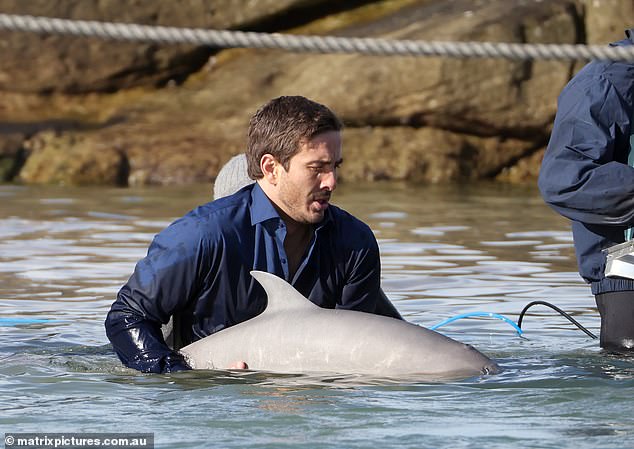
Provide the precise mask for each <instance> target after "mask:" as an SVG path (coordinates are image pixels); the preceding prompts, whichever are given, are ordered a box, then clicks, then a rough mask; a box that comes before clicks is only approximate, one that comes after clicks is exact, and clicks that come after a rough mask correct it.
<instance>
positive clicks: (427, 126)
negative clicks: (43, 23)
mask: <svg viewBox="0 0 634 449" xmlns="http://www.w3.org/2000/svg"><path fill="white" fill-rule="evenodd" d="M119 1H120V2H123V0H119ZM606 1H607V0H606ZM2 3H6V4H8V5H13V6H12V7H13V9H10V10H9V11H7V9H6V8H4V9H3V12H14V10H15V12H21V13H32V14H36V13H39V14H46V15H49V16H57V17H73V18H84V19H85V18H87V19H94V18H97V19H102V20H117V21H129V22H138V23H152V24H155V23H156V24H162V25H165V24H167V25H182V26H215V27H218V28H220V27H222V28H244V29H247V28H248V29H262V28H271V27H274V28H276V29H282V28H284V29H287V28H289V27H290V26H291V25H301V26H300V27H299V28H295V29H293V30H292V32H300V33H304V34H311V33H322V34H335V35H339V36H361V37H365V36H367V37H388V38H393V39H422V40H447V41H492V42H527V43H579V42H585V41H586V39H587V36H590V35H592V32H593V31H592V29H589V28H588V26H589V25H592V24H593V23H595V22H593V20H595V21H596V15H594V16H593V14H596V13H595V12H593V10H592V6H591V5H590V4H589V3H590V2H589V0H588V2H586V1H581V0H578V1H575V0H551V1H548V2H540V1H534V0H525V1H517V2H507V1H506V0H490V1H478V0H453V1H440V0H400V1H397V0H393V1H382V2H380V1H378V2H367V1H366V2H362V1H356V2H319V1H299V0H298V1H291V0H288V1H284V2H279V1H275V2H274V1H271V2H268V1H262V2H260V1H258V2H250V1H246V0H244V1H243V2H235V1H231V0H225V1H224V2H218V1H213V2H212V1H208V2H205V1H204V0H200V1H198V2H191V3H192V5H191V8H190V10H188V13H187V14H185V13H184V12H182V11H181V10H180V9H179V8H180V6H177V5H176V4H175V3H174V2H170V1H167V0H166V1H164V2H163V1H156V2H143V1H138V2H133V3H132V4H130V3H129V2H125V3H126V5H128V6H127V7H126V8H125V15H122V14H121V13H120V12H119V13H117V12H116V11H120V10H121V9H119V8H114V7H109V8H106V6H107V5H112V4H113V3H114V4H116V3H117V1H115V0H111V1H108V2H106V1H105V0H104V1H92V2H88V1H79V0H78V1H75V2H73V1H62V0H58V2H56V1H48V2H44V1H42V2H37V1H33V2H24V5H23V3H22V2H18V1H15V2H9V1H7V0H0V4H2ZM236 3H241V6H244V5H246V4H249V5H251V4H254V5H258V6H257V8H253V9H250V10H248V11H246V10H245V9H244V8H240V7H236V6H235V5H236ZM332 3H338V6H337V9H338V10H337V11H334V10H327V6H326V4H329V5H331V4H332ZM351 3H352V5H351ZM595 3H596V2H595ZM87 4H90V5H92V6H93V8H88V7H87V6H86V5H87ZM25 5H26V6H25ZM44 6H46V8H49V7H50V10H49V9H47V11H48V12H46V13H45V12H37V11H35V9H36V7H40V8H44ZM345 6H348V9H347V10H344V9H345ZM329 7H331V8H332V5H331V6H329ZM25 8H26V9H28V8H31V9H32V10H31V9H29V10H28V11H26V10H25ZM46 8H45V9H46ZM55 8H59V11H56V9H55ZM177 10H178V11H177ZM152 11H153V12H152ZM621 12H622V11H621ZM320 15H323V17H320ZM592 17H595V19H592ZM623 20H625V19H624V18H623V17H618V16H617V17H614V18H613V19H612V22H611V23H612V24H617V25H612V26H614V27H617V26H619V25H618V24H619V21H621V22H622V21H623ZM607 21H608V20H607V19H605V18H602V19H601V24H600V25H599V24H597V25H596V27H597V30H598V29H599V28H601V29H603V30H605V29H607V28H606V25H605V24H606V23H607ZM281 24H284V25H283V26H282V25H281ZM592 26H594V25H592ZM624 27H625V25H623V26H621V28H624ZM18 35H21V36H22V37H23V38H24V34H20V33H15V34H12V33H3V34H2V36H3V37H4V39H5V40H4V45H5V47H7V46H8V47H9V48H11V51H14V50H15V51H17V50H16V48H22V51H23V52H29V51H30V52H32V53H31V54H35V53H38V52H37V50H35V49H34V48H37V47H38V46H39V45H42V46H41V47H39V48H40V50H41V49H47V51H49V52H50V54H48V53H47V55H46V56H45V57H43V58H42V59H37V58H36V59H34V61H35V63H34V64H35V67H31V68H29V73H30V72H36V73H34V75H33V78H32V80H28V79H27V77H25V76H24V75H22V76H19V75H18V72H17V70H15V71H11V68H12V67H14V66H15V65H16V63H15V61H16V60H18V59H19V58H17V56H16V57H15V58H14V59H13V60H12V61H13V62H11V63H8V64H6V66H5V67H4V68H3V69H0V90H5V92H4V93H0V96H2V97H3V99H4V100H5V101H4V102H3V104H4V105H5V107H4V108H1V109H0V131H2V126H1V123H5V124H6V126H5V128H6V132H5V133H2V135H3V138H1V139H0V170H4V172H1V173H0V176H4V178H5V179H10V178H12V177H13V176H16V178H15V179H17V180H19V181H21V182H26V183H50V182H57V183H73V184H90V183H98V184H175V183H191V182H209V181H211V180H212V179H213V178H214V177H215V175H216V174H217V173H218V170H219V168H220V167H221V166H222V164H223V163H224V162H226V161H227V160H228V159H229V158H230V157H231V156H232V155H234V154H236V153H238V152H241V151H243V147H244V140H245V131H246V126H247V123H248V119H249V117H250V115H251V114H252V113H253V112H254V111H255V110H256V109H257V108H258V107H259V106H260V105H261V104H263V103H264V102H266V101H267V100H268V99H270V98H273V97H275V96H278V95H295V94H299V95H305V96H307V97H310V98H312V99H315V100H317V101H320V102H322V103H324V104H327V105H328V106H330V107H331V108H332V109H333V110H335V111H336V112H337V113H338V114H339V115H340V116H341V117H342V119H343V120H344V122H345V124H346V130H345V133H344V158H345V160H346V162H345V164H344V166H343V167H342V170H341V176H342V179H343V180H344V181H345V180H361V179H363V180H379V179H400V180H412V181H421V182H450V181H469V180H477V179H490V178H498V179H500V180H505V181H527V180H528V181H532V180H534V176H535V175H536V174H537V170H538V166H539V162H540V160H541V154H542V153H543V148H544V146H545V145H546V142H547V140H548V136H549V131H550V127H551V123H552V120H553V117H554V114H555V111H556V99H557V95H558V94H559V92H560V91H561V89H562V88H563V86H564V85H565V84H566V82H567V81H568V80H569V79H570V77H571V76H572V74H573V73H574V72H575V70H577V69H578V68H579V66H580V65H579V64H573V63H570V62H556V61H532V62H518V61H508V60H502V59H457V58H441V57H428V58H422V57H401V56H398V57H397V56H385V57H375V56H363V55H358V54H329V55H317V54H301V53H287V52H283V51H278V50H266V51H265V50H245V49H236V50H225V51H221V52H218V53H217V54H214V53H213V52H211V51H210V50H209V49H200V48H192V47H186V46H165V47H152V51H148V50H147V48H148V47H147V46H144V45H140V44H130V43H127V44H122V43H113V42H105V41H103V42H102V41H99V42H97V41H92V40H90V39H88V40H83V39H80V38H70V37H37V36H29V37H28V38H29V39H36V41H30V43H29V44H28V45H26V44H24V45H23V46H22V47H19V46H18V47H14V46H15V45H16V44H15V40H17V37H16V36H18ZM621 36H622V30H621V31H619V33H618V35H615V36H614V37H613V39H612V40H616V39H620V38H621ZM38 39H39V41H38ZM55 39H63V40H68V42H67V44H66V46H63V45H60V43H59V41H55ZM49 40H51V41H50V42H49ZM48 44H51V45H52V46H51V47H48V46H46V45H48ZM78 45H83V46H84V47H86V48H84V49H83V50H81V51H80V50H74V46H78ZM91 45H96V46H98V47H99V49H98V50H94V52H93V50H89V49H87V48H88V47H90V46H91ZM27 47H28V49H27ZM95 48H97V47H95ZM144 49H145V50H144ZM91 52H92V53H91ZM118 53H120V54H118ZM203 53H204V55H205V56H204V59H205V60H204V61H202V59H201V60H200V61H197V62H194V59H195V58H194V56H193V55H202V54H203ZM9 54H11V53H9ZM97 54H101V55H102V56H103V60H100V61H97V59H99V58H96V56H95V55H97ZM16 55H17V53H16ZM106 55H110V56H108V57H109V58H111V60H110V63H108V57H106ZM134 55H136V57H135V56H134ZM157 55H160V57H159V56H157ZM135 58H136V59H135ZM157 58H158V59H157ZM192 58H193V59H192ZM53 59H54V60H55V61H56V62H55V64H58V65H55V66H54V67H53V65H54V62H53ZM60 61H61V62H60ZM157 61H159V62H157ZM175 61H177V62H178V61H179V63H177V62H175ZM180 62H182V64H181V65H179V64H180ZM89 63H90V64H94V67H90V66H89V65H88V64H89ZM39 64H42V65H43V66H47V65H50V71H48V72H47V71H46V70H45V68H46V67H42V70H41V73H39V72H38V66H39ZM64 66H65V67H66V69H64V68H63V67H64ZM14 68H15V67H14ZM3 70H4V71H3ZM117 74H119V75H117ZM122 74H123V75H122ZM120 75H121V76H120ZM169 79H172V80H174V81H173V82H171V83H167V84H166V83H165V82H166V80H169ZM8 90H10V91H11V92H7V91H8ZM43 93H46V94H43ZM71 93H72V95H71ZM22 163H23V165H21V164H22ZM3 167H4V168H3Z"/></svg>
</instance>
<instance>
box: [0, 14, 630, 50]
mask: <svg viewBox="0 0 634 449" xmlns="http://www.w3.org/2000/svg"><path fill="white" fill-rule="evenodd" d="M2 29H4V30H11V31H27V32H32V33H39V34H68V35H73V36H88V37H98V38H102V39H110V40H119V41H135V42H150V43H161V44H176V43H184V44H195V45H206V46H210V47H214V48H238V47H242V48H269V49H282V50H287V51H292V52H309V53H360V54H365V55H381V56H397V55H400V56H450V57H458V58H505V59H514V60H533V59H547V60H569V61H570V60H589V59H599V60H612V61H630V62H634V46H620V47H608V46H599V45H572V44H518V43H494V42H439V41H421V40H392V39H375V38H344V37H334V36H301V35H288V34H278V33H273V34H267V33H254V32H243V31H225V30H208V29H203V28H175V27H164V26H148V25H137V24H126V23H114V22H97V21H92V20H68V19H56V18H49V17H34V16H26V15H11V14H0V30H2Z"/></svg>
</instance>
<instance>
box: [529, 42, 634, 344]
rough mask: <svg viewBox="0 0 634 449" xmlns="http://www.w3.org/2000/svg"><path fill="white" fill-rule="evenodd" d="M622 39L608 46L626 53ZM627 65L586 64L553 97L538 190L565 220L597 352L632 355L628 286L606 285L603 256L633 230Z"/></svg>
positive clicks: (631, 289)
mask: <svg viewBox="0 0 634 449" xmlns="http://www.w3.org/2000/svg"><path fill="white" fill-rule="evenodd" d="M626 36H627V39H624V40H622V41H619V42H616V43H613V44H611V45H633V44H634V29H630V30H628V31H626ZM633 120H634V64H632V63H631V62H610V61H593V62H590V63H589V64H587V65H586V66H585V67H584V68H583V69H581V70H580V71H579V72H578V73H577V74H576V75H575V76H574V77H573V79H572V80H571V81H570V82H569V83H568V85H567V86H566V87H565V88H564V89H563V91H562V92H561V94H560V96H559V101H558V109H557V114H556V117H555V122H554V126H553V131H552V135H551V137H550V142H549V144H548V148H547V150H546V153H545V155H544V159H543V162H542V166H541V170H540V174H539V181H538V185H539V189H540V191H541V193H542V196H543V197H544V199H545V201H546V202H547V203H548V204H549V205H550V206H551V207H552V208H553V209H554V210H556V211H557V212H559V213H560V214H562V215H563V216H565V217H567V218H569V219H570V220H572V233H573V237H574V244H575V252H576V256H577V262H578V266H579V272H580V274H581V276H582V277H583V279H585V281H586V282H588V283H589V284H590V285H591V288H592V293H593V294H594V295H595V299H596V303H597V307H598V310H599V314H600V315H601V338H600V345H601V347H602V348H605V349H606V350H611V351H617V352H623V351H630V350H633V349H634V280H633V279H627V278H623V277H606V276H605V265H606V255H605V253H604V250H605V249H606V248H609V247H611V246H613V245H615V244H618V243H623V242H624V241H625V240H626V232H627V229H628V228H630V227H632V226H634V168H633V167H632V165H633V161H634V151H633V147H634V126H633V125H632V123H633Z"/></svg>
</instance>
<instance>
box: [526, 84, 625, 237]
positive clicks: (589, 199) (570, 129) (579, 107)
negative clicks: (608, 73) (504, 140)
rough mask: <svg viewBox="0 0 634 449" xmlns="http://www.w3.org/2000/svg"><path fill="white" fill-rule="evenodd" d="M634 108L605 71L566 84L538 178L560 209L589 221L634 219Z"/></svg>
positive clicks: (549, 199)
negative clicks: (632, 135) (633, 125)
mask: <svg viewBox="0 0 634 449" xmlns="http://www.w3.org/2000/svg"><path fill="white" fill-rule="evenodd" d="M629 101H631V98H630V99H629ZM632 113H633V111H632V105H631V103H630V104H628V103H627V101H626V100H625V99H624V98H623V96H622V95H621V94H620V93H619V92H617V90H616V88H615V87H614V85H613V84H612V83H611V82H610V81H609V80H607V79H606V78H605V77H603V76H592V77H590V76H587V77H585V78H583V79H580V80H578V81H577V80H575V82H573V83H571V84H570V85H569V86H568V87H566V89H564V91H563V92H562V94H561V95H560V98H559V104H558V111H557V116H556V118H555V123H554V128H553V131H552V134H551V138H550V142H549V144H548V150H547V151H546V154H545V155H544V160H543V162H542V166H541V169H540V175H539V181H538V184H539V188H540V191H541V193H542V196H543V197H544V199H545V201H546V202H547V203H548V204H549V205H550V206H551V207H552V208H553V209H555V210H556V211H557V212H558V213H560V214H561V215H563V216H565V217H567V218H569V219H571V220H575V221H579V222H582V223H586V224H603V225H627V224H630V223H632V222H634V168H632V167H630V166H629V165H627V153H626V152H627V149H628V143H629V142H628V137H629V135H628V134H629V131H630V120H631V117H632ZM616 159H620V160H616Z"/></svg>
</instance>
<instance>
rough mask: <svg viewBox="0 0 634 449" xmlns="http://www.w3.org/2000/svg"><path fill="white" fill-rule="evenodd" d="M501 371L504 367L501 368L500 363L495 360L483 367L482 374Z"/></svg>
mask: <svg viewBox="0 0 634 449" xmlns="http://www.w3.org/2000/svg"><path fill="white" fill-rule="evenodd" d="M501 371H502V368H500V365H498V364H497V363H495V362H493V361H490V362H489V363H487V364H486V365H484V366H483V367H482V374H499V373H500V372H501Z"/></svg>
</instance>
